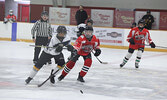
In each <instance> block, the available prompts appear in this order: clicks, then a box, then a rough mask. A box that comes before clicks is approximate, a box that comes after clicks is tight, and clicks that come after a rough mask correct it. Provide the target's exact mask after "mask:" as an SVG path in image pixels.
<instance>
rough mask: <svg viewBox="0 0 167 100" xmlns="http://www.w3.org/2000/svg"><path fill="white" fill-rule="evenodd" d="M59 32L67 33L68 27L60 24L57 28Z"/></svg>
mask: <svg viewBox="0 0 167 100" xmlns="http://www.w3.org/2000/svg"><path fill="white" fill-rule="evenodd" d="M56 31H57V33H64V34H67V29H66V27H65V26H58V28H57V30H56Z"/></svg>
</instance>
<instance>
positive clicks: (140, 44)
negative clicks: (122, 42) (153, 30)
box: [127, 27, 152, 49]
mask: <svg viewBox="0 0 167 100" xmlns="http://www.w3.org/2000/svg"><path fill="white" fill-rule="evenodd" d="M131 38H133V40H134V42H135V45H132V44H129V48H132V49H138V48H144V47H145V41H146V42H147V43H149V44H150V43H151V42H152V39H151V37H150V33H149V31H148V30H147V29H145V28H144V29H143V30H142V31H141V32H140V30H139V28H138V27H135V28H132V29H131V31H130V33H129V35H128V37H127V41H128V42H129V39H131Z"/></svg>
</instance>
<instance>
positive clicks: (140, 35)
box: [120, 19, 155, 68]
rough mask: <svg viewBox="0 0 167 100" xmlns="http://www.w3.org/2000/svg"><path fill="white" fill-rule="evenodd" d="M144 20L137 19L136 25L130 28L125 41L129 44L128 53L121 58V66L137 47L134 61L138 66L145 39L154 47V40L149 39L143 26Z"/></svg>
mask: <svg viewBox="0 0 167 100" xmlns="http://www.w3.org/2000/svg"><path fill="white" fill-rule="evenodd" d="M144 25H145V22H144V20H143V19H141V20H139V22H138V27H135V28H132V29H131V31H130V33H129V35H128V38H127V41H128V42H129V43H130V44H129V49H128V54H127V55H126V56H125V58H124V59H123V62H122V63H121V64H120V68H122V67H123V66H124V65H125V64H126V63H127V61H128V60H129V59H130V57H131V56H132V54H133V52H134V50H136V49H138V52H137V57H136V61H135V67H136V68H139V62H140V60H141V56H142V53H143V52H144V47H145V40H146V41H147V43H149V44H150V46H151V48H155V44H154V42H153V41H152V40H151V37H150V33H149V31H148V30H147V29H145V28H144Z"/></svg>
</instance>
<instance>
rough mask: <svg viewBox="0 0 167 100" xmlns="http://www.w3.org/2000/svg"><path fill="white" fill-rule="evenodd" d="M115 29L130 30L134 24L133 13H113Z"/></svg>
mask: <svg viewBox="0 0 167 100" xmlns="http://www.w3.org/2000/svg"><path fill="white" fill-rule="evenodd" d="M114 19H115V23H114V26H115V27H122V28H130V27H131V24H132V23H133V22H134V11H115V18H114Z"/></svg>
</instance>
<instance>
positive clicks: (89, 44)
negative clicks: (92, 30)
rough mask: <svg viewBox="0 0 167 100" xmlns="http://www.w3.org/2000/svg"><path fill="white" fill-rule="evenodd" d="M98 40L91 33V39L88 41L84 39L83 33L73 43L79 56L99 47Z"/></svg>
mask: <svg viewBox="0 0 167 100" xmlns="http://www.w3.org/2000/svg"><path fill="white" fill-rule="evenodd" d="M99 46H100V41H99V39H97V38H96V36H95V35H93V37H92V40H91V41H89V40H88V39H86V37H85V35H81V36H80V37H78V39H77V40H76V41H75V43H74V48H75V49H76V50H77V51H78V54H79V55H81V56H86V55H88V54H89V53H91V51H92V50H93V49H96V48H99Z"/></svg>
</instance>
